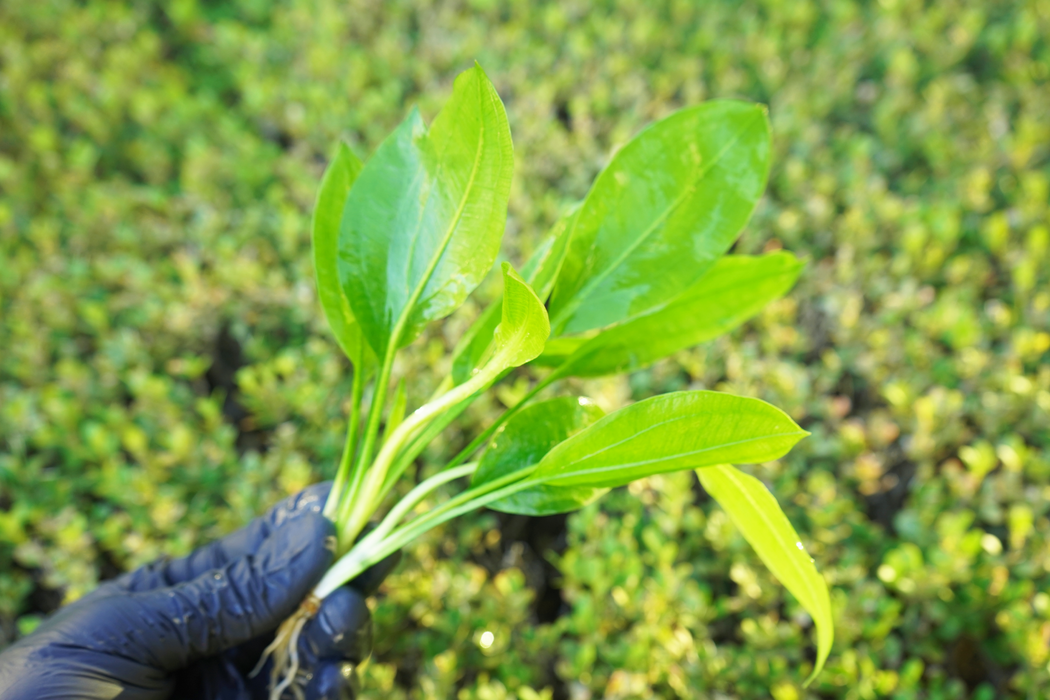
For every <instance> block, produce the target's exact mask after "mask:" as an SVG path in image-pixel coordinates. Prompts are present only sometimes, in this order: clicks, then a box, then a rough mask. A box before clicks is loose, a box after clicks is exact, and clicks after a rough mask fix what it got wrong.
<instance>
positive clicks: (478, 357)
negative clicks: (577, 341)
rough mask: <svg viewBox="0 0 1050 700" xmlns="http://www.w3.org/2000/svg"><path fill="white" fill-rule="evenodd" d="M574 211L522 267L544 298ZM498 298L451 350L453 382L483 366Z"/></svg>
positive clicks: (564, 247)
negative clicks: (452, 350) (453, 349)
mask: <svg viewBox="0 0 1050 700" xmlns="http://www.w3.org/2000/svg"><path fill="white" fill-rule="evenodd" d="M571 217H572V212H570V213H569V214H568V215H567V216H565V217H563V218H562V219H561V220H560V221H558V223H557V224H555V225H554V228H553V229H551V231H550V233H548V234H547V235H546V236H545V237H544V239H543V241H542V242H541V243H540V245H539V247H537V249H536V251H535V252H534V253H533V255H532V257H531V258H529V261H528V262H527V263H525V266H524V267H523V268H522V269H521V276H522V277H523V278H524V279H525V281H527V282H528V283H529V286H530V287H532V288H533V289H534V290H535V291H536V296H537V297H538V298H539V300H540V301H541V302H543V301H546V300H547V296H548V295H549V294H550V291H551V287H552V286H554V279H555V278H556V277H557V276H558V270H559V269H561V263H562V260H563V259H564V258H565V252H566V250H567V245H566V244H567V242H568V236H567V235H566V233H567V231H568V222H569V221H570V220H571ZM500 307H501V304H500V303H499V302H495V303H493V304H490V305H489V307H488V308H487V309H485V310H484V311H483V312H482V313H481V315H480V316H479V317H478V318H477V319H476V320H475V321H474V323H473V324H472V325H471V326H470V328H469V329H467V332H466V333H465V334H464V335H463V337H462V338H460V341H459V343H458V344H457V345H456V349H455V351H454V352H453V354H452V382H453V383H454V384H456V385H459V384H462V383H463V382H465V381H467V379H469V378H470V373H471V372H472V371H473V370H474V369H475V368H476V367H479V366H481V362H482V360H483V358H484V357H485V355H486V354H487V352H488V349H489V346H490V345H491V344H492V333H493V331H495V330H496V326H497V325H498V324H499V319H500Z"/></svg>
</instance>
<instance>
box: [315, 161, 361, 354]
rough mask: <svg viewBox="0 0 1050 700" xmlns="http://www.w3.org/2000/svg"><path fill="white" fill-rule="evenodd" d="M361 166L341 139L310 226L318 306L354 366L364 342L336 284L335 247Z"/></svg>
mask: <svg viewBox="0 0 1050 700" xmlns="http://www.w3.org/2000/svg"><path fill="white" fill-rule="evenodd" d="M361 168H362V165H361V161H360V160H359V159H358V158H357V156H355V155H354V153H353V151H351V150H350V149H349V148H348V147H347V145H346V144H345V143H342V142H340V143H339V147H338V150H337V151H336V154H335V158H333V159H332V162H331V163H329V165H328V168H327V169H325V173H324V177H323V178H322V179H321V187H320V189H319V190H318V192H317V203H316V205H315V206H314V218H313V227H312V228H313V232H312V239H313V254H314V274H315V275H316V277H317V295H318V297H320V299H321V308H322V309H324V315H325V318H327V319H328V326H329V328H331V329H332V334H333V335H334V336H335V339H336V342H338V343H339V347H341V348H342V349H343V352H345V353H346V356H347V357H349V358H350V361H351V362H353V363H354V367H355V369H357V370H360V369H361V368H362V365H363V364H364V359H365V351H366V345H365V343H364V341H363V338H362V337H361V328H360V326H359V325H358V323H357V320H356V319H354V312H353V311H351V310H350V304H349V302H348V301H347V299H346V295H345V294H343V289H342V287H341V286H340V285H339V268H338V247H339V222H340V221H341V219H342V216H343V204H344V203H345V202H346V198H347V195H348V194H349V193H350V188H351V187H352V186H353V184H354V181H355V180H356V179H357V176H358V174H359V173H360V172H361Z"/></svg>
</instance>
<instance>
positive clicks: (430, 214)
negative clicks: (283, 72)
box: [339, 65, 513, 356]
mask: <svg viewBox="0 0 1050 700" xmlns="http://www.w3.org/2000/svg"><path fill="white" fill-rule="evenodd" d="M512 169H513V152H512V147H511V140H510V127H509V126H508V124H507V115H506V113H505V112H504V110H503V104H502V103H501V102H500V100H499V96H498V95H497V94H496V91H495V89H494V88H493V87H492V84H491V83H490V82H489V80H488V78H487V77H486V76H485V74H484V72H483V71H482V70H481V68H480V67H479V66H477V65H475V67H474V68H471V69H470V70H468V71H465V72H464V73H462V74H461V75H460V76H459V77H458V78H456V82H455V85H454V87H453V91H452V97H451V98H450V99H449V101H448V103H446V105H445V107H444V108H443V109H442V110H441V112H440V114H438V116H437V118H435V120H434V123H433V125H432V126H431V127H430V129H429V130H428V129H427V128H426V127H425V126H424V124H423V120H422V118H421V117H420V116H419V112H418V111H416V110H413V111H412V112H411V113H410V114H409V116H408V118H406V119H405V121H404V122H403V123H402V124H401V125H400V126H399V127H398V128H397V129H396V130H395V131H394V132H393V133H392V134H391V135H390V136H389V137H388V138H387V139H386V140H385V141H384V142H383V144H382V145H381V146H380V147H379V149H378V150H377V151H376V153H375V155H374V156H373V157H372V158H371V159H370V160H369V161H368V163H367V164H366V165H365V167H364V169H363V170H362V171H361V174H360V175H359V176H358V179H357V181H356V182H355V183H354V186H353V187H352V188H351V190H350V195H349V197H348V199H347V202H346V206H345V208H344V210H343V218H342V222H341V228H340V234H339V280H340V283H341V285H342V287H343V289H344V290H345V292H346V295H347V298H348V299H349V301H350V306H351V308H352V309H353V311H354V315H355V316H356V317H357V319H358V322H359V323H360V324H361V327H362V329H363V331H364V335H365V338H366V339H367V340H368V343H369V344H370V345H371V346H372V348H373V349H374V350H375V351H376V353H377V354H379V355H380V356H385V353H386V351H387V349H388V346H389V345H390V344H391V340H392V339H393V340H394V341H395V344H396V346H397V347H401V346H403V345H406V344H408V343H409V342H411V341H412V339H414V338H415V337H416V336H417V335H418V334H419V333H420V331H421V330H422V329H423V327H424V326H425V325H426V324H427V323H428V322H430V321H434V320H436V319H439V318H443V317H444V316H446V315H448V314H449V313H451V312H452V311H453V310H454V309H455V308H456V307H458V306H459V305H460V304H461V303H463V300H464V299H466V297H467V295H468V294H470V292H471V291H472V290H473V289H474V288H475V287H476V286H477V285H478V283H479V282H480V281H481V280H482V278H483V277H484V276H485V274H486V273H487V272H488V271H489V269H490V268H491V267H492V264H493V262H494V261H495V259H496V254H497V252H498V251H499V244H500V238H501V236H502V235H503V227H504V224H505V222H506V216H507V199H508V197H509V194H510V178H511V171H512ZM395 336H396V338H395Z"/></svg>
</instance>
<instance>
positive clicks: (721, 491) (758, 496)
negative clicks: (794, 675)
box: [696, 464, 835, 684]
mask: <svg viewBox="0 0 1050 700" xmlns="http://www.w3.org/2000/svg"><path fill="white" fill-rule="evenodd" d="M696 474H697V476H699V477H700V483H701V485H702V486H703V487H704V490H705V491H707V492H708V493H709V494H710V495H711V497H712V498H714V499H715V500H716V501H718V504H719V505H720V506H722V508H723V509H724V510H725V512H726V513H727V514H728V515H729V519H730V520H732V521H733V524H734V525H736V526H737V528H738V529H739V530H740V533H741V534H742V535H743V536H744V539H746V540H747V541H748V544H750V545H751V547H752V548H754V550H755V553H756V554H758V556H759V558H760V559H761V560H762V561H763V563H765V565H766V566H767V567H769V570H770V571H771V572H772V573H773V575H774V576H776V577H777V579H778V580H779V581H780V582H781V583H782V584H783V585H784V587H785V588H787V589H788V590H789V591H791V594H792V595H794V596H795V598H797V599H798V602H799V603H800V604H801V605H802V607H803V608H805V609H806V612H808V613H809V615H810V617H812V618H813V623H814V624H815V625H816V628H817V663H816V665H815V666H814V667H813V673H811V674H810V676H809V678H808V679H807V680H806V683H807V684H808V683H809V682H810V681H812V680H813V679H814V678H815V677H816V676H817V674H818V673H820V671H821V669H822V668H823V667H824V662H825V661H826V660H827V658H828V653H829V652H830V651H831V643H832V639H833V637H834V633H835V627H834V621H833V619H832V616H831V598H830V596H829V595H828V586H827V583H826V582H825V581H824V577H822V576H821V575H820V574H819V573H818V572H817V567H816V566H814V564H813V560H812V559H811V558H810V556H809V554H807V553H806V551H805V549H803V547H802V542H801V541H799V538H798V534H797V533H796V532H795V528H794V527H792V526H791V522H790V521H789V520H788V519H787V516H786V515H784V511H782V510H781V509H780V504H778V503H777V499H776V498H774V497H773V494H771V493H770V492H769V490H768V489H767V488H766V487H765V485H763V484H762V482H761V481H759V480H758V479H756V478H755V477H753V476H751V475H749V474H745V473H743V472H742V471H740V470H739V469H737V468H736V467H733V466H732V465H729V464H722V465H717V466H713V467H706V468H704V469H697V470H696Z"/></svg>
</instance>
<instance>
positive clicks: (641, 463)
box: [551, 430, 799, 481]
mask: <svg viewBox="0 0 1050 700" xmlns="http://www.w3.org/2000/svg"><path fill="white" fill-rule="evenodd" d="M798 433H799V431H797V430H796V431H792V432H790V433H770V434H769V435H761V436H759V437H753V438H746V439H744V440H736V441H734V442H723V443H721V444H720V445H712V446H711V447H703V448H701V449H699V450H692V451H690V452H679V453H677V454H674V455H668V456H667V457H661V458H660V459H643V460H640V461H638V462H624V463H622V464H617V465H616V466H615V467H608V466H606V467H597V468H595V469H587V470H584V471H579V470H577V471H573V472H559V473H558V474H556V475H553V476H552V477H551V480H552V481H553V480H554V479H560V478H567V477H570V476H586V475H588V474H597V473H600V472H605V471H609V469H617V470H620V469H629V468H631V467H640V466H644V465H646V464H658V463H660V462H667V461H670V460H674V459H681V458H683V457H692V456H693V455H699V454H703V453H705V452H711V451H712V450H720V449H722V448H725V447H736V446H737V445H746V444H747V443H749V442H758V441H760V440H769V439H772V438H778V437H789V436H791V435H798ZM639 434H640V433H639ZM594 454H601V452H600V451H599V452H595V453H594ZM592 456H593V455H588V456H586V457H584V458H582V459H579V460H576V461H577V462H582V461H584V460H587V459H590V458H591V457H592ZM683 468H685V469H688V468H689V467H683ZM702 468H703V467H701V469H702Z"/></svg>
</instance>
